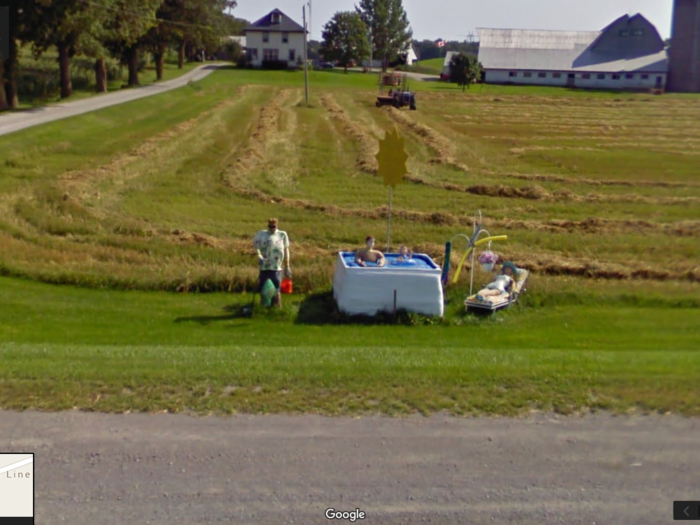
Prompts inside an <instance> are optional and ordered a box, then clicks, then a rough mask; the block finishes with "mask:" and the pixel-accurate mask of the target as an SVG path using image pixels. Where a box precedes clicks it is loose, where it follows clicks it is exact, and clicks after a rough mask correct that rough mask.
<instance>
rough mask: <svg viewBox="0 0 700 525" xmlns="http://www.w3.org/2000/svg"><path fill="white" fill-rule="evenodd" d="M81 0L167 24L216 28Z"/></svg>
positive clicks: (84, 1)
mask: <svg viewBox="0 0 700 525" xmlns="http://www.w3.org/2000/svg"><path fill="white" fill-rule="evenodd" d="M80 1H81V2H82V3H84V4H87V5H91V6H94V7H101V8H102V9H107V10H108V11H115V12H117V13H130V14H133V15H136V16H138V17H140V18H143V19H146V18H148V20H157V21H159V22H164V23H166V24H173V25H178V26H187V27H202V28H204V29H214V28H213V27H212V26H205V25H202V24H193V23H190V22H177V21H176V20H166V19H165V18H158V17H155V16H154V17H153V18H150V17H145V16H144V15H143V14H142V13H138V12H137V11H130V10H128V9H118V8H116V7H111V6H108V5H104V4H98V3H96V2H91V1H90V0H80Z"/></svg>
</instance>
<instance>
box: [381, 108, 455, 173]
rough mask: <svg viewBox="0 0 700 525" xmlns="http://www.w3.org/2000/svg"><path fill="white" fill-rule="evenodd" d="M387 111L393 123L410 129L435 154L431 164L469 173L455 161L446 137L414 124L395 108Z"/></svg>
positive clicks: (451, 145)
mask: <svg viewBox="0 0 700 525" xmlns="http://www.w3.org/2000/svg"><path fill="white" fill-rule="evenodd" d="M387 111H388V113H389V116H390V117H391V118H392V120H394V122H397V123H398V124H401V125H402V126H404V127H406V128H408V129H410V130H411V131H412V132H413V133H414V134H415V135H416V136H417V137H418V138H419V140H420V141H421V142H423V144H424V145H426V146H427V147H428V148H430V149H432V150H433V151H435V152H436V153H437V157H435V158H433V159H431V160H430V161H429V162H430V163H431V164H445V165H447V166H452V167H454V168H457V169H458V170H461V171H465V172H468V171H469V167H468V166H466V165H465V164H462V163H460V162H458V161H457V159H456V154H457V153H456V148H455V146H454V144H453V143H452V142H450V141H449V140H448V139H447V138H446V137H444V136H443V135H441V134H440V133H438V132H437V131H435V130H434V129H433V128H431V127H430V126H426V125H425V124H421V123H419V122H416V121H415V120H413V119H411V118H410V117H408V116H407V115H405V114H404V113H402V112H401V111H400V110H398V109H396V108H393V107H388V108H387Z"/></svg>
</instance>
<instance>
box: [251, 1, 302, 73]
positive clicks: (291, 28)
mask: <svg viewBox="0 0 700 525" xmlns="http://www.w3.org/2000/svg"><path fill="white" fill-rule="evenodd" d="M244 33H245V37H246V56H247V57H248V61H249V62H250V63H251V64H252V65H253V67H263V65H264V64H263V63H264V62H273V61H274V62H287V67H290V68H293V67H297V66H298V65H299V64H302V63H303V60H304V28H303V27H302V26H300V25H299V24H297V23H296V22H295V21H294V20H292V19H291V18H289V17H288V16H287V15H285V14H284V13H283V12H282V11H280V10H279V9H275V10H273V11H271V12H269V13H268V14H266V15H265V16H264V17H262V18H261V19H260V20H258V21H257V22H255V23H253V24H252V25H250V26H248V27H246V28H245V29H244Z"/></svg>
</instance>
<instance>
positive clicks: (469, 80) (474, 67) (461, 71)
mask: <svg viewBox="0 0 700 525" xmlns="http://www.w3.org/2000/svg"><path fill="white" fill-rule="evenodd" d="M481 71H482V67H481V63H479V61H478V60H477V58H476V57H475V56H474V55H466V54H464V53H458V54H456V55H454V56H453V57H452V60H451V61H450V82H455V83H457V84H459V85H460V86H462V91H464V89H465V87H469V86H471V85H472V84H473V83H474V82H476V81H477V80H478V79H479V78H480V77H481Z"/></svg>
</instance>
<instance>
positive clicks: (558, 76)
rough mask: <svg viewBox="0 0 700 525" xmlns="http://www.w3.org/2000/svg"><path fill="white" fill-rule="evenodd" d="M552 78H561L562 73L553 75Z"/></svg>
mask: <svg viewBox="0 0 700 525" xmlns="http://www.w3.org/2000/svg"><path fill="white" fill-rule="evenodd" d="M552 77H554V78H561V73H552Z"/></svg>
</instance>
